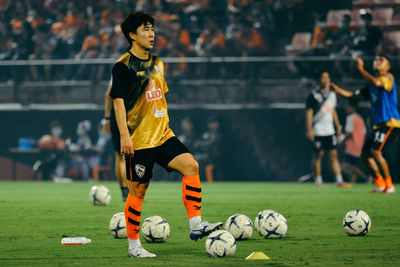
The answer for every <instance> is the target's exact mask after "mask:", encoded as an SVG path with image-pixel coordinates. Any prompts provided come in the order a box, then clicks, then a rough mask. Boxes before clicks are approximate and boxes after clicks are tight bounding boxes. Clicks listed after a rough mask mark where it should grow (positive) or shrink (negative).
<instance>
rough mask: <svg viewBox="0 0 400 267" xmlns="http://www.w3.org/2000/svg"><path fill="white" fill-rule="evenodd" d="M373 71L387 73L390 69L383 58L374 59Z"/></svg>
mask: <svg viewBox="0 0 400 267" xmlns="http://www.w3.org/2000/svg"><path fill="white" fill-rule="evenodd" d="M374 69H375V70H377V71H387V70H389V69H390V62H389V60H387V58H385V57H376V58H375V60H374Z"/></svg>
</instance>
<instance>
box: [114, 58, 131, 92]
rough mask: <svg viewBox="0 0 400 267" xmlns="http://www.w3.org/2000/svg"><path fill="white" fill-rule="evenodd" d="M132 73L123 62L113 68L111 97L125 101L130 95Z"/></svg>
mask: <svg viewBox="0 0 400 267" xmlns="http://www.w3.org/2000/svg"><path fill="white" fill-rule="evenodd" d="M130 75H131V73H130V71H129V69H128V67H127V66H126V65H125V64H124V63H121V62H117V63H116V64H115V65H114V66H113V68H112V87H111V91H110V97H111V98H112V99H115V98H123V99H125V98H126V96H127V93H128V89H129V84H130V80H131V77H130Z"/></svg>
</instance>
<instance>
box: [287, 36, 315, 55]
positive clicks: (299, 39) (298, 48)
mask: <svg viewBox="0 0 400 267" xmlns="http://www.w3.org/2000/svg"><path fill="white" fill-rule="evenodd" d="M310 46H311V33H309V32H298V33H295V34H294V35H293V39H292V43H291V44H290V45H286V47H285V49H286V55H288V56H294V55H298V54H300V53H302V52H304V51H307V50H309V49H310Z"/></svg>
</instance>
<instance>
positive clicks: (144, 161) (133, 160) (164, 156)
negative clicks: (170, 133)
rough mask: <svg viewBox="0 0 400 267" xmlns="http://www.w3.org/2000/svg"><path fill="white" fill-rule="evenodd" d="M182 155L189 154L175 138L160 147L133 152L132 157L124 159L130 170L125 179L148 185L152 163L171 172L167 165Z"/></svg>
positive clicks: (151, 172) (151, 174)
mask: <svg viewBox="0 0 400 267" xmlns="http://www.w3.org/2000/svg"><path fill="white" fill-rule="evenodd" d="M183 153H189V150H188V149H187V148H186V146H185V145H184V144H182V142H181V141H179V139H178V138H176V137H175V136H174V137H171V138H170V139H168V140H167V141H165V143H164V144H162V145H161V146H158V147H153V148H148V149H140V150H135V153H134V154H133V156H127V157H126V164H127V166H126V167H127V170H131V172H130V173H127V174H126V177H127V179H128V180H130V181H132V182H139V183H148V182H149V181H150V179H151V178H152V176H153V167H154V163H157V164H159V165H160V166H161V167H163V168H164V169H166V170H167V171H171V169H169V168H168V163H169V162H170V161H171V160H173V159H174V158H175V157H176V156H179V155H180V154H183Z"/></svg>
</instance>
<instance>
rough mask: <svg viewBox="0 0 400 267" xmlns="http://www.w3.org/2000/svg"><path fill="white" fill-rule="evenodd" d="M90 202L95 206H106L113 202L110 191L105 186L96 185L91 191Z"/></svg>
mask: <svg viewBox="0 0 400 267" xmlns="http://www.w3.org/2000/svg"><path fill="white" fill-rule="evenodd" d="M89 200H90V202H91V203H92V204H93V205H96V206H106V205H108V204H109V203H110V201H111V193H110V190H109V189H108V188H107V187H105V186H104V185H94V186H92V188H91V189H90V192H89Z"/></svg>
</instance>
